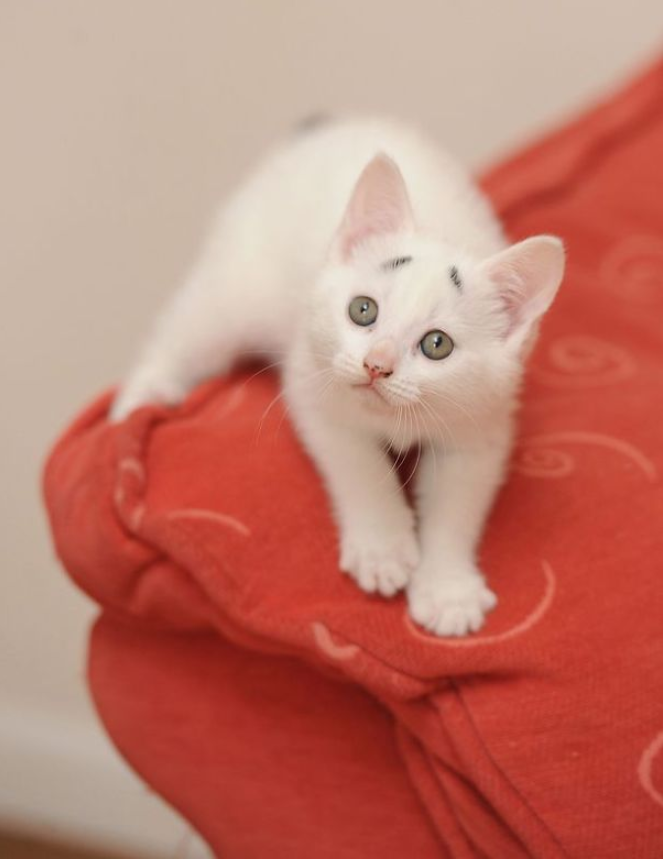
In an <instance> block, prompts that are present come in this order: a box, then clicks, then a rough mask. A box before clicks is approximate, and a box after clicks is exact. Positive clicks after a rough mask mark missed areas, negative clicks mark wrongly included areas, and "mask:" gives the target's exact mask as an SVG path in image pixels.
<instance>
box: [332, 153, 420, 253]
mask: <svg viewBox="0 0 663 859" xmlns="http://www.w3.org/2000/svg"><path fill="white" fill-rule="evenodd" d="M412 224H413V219H412V208H411V206H410V200H409V197H408V193H407V188H406V187H405V182H404V180H403V176H402V175H401V171H400V170H399V169H398V167H397V166H396V164H395V162H394V161H392V159H391V158H389V157H388V156H387V155H376V156H375V158H373V160H372V161H371V162H370V163H369V164H368V165H367V166H366V167H365V168H364V170H363V172H362V174H361V176H360V177H359V179H358V180H357V184H356V185H355V188H354V191H353V192H352V197H351V198H350V202H349V203H348V206H347V209H346V210H345V214H344V216H343V221H342V223H341V226H340V228H339V231H338V234H337V247H338V249H339V251H340V255H341V257H342V259H344V260H347V259H349V258H350V257H351V256H352V254H353V252H354V250H355V248H356V247H357V246H358V245H359V244H361V243H362V242H364V241H365V240H366V239H367V238H369V237H370V236H375V235H387V234H389V233H398V232H403V231H407V230H410V229H411V228H412Z"/></svg>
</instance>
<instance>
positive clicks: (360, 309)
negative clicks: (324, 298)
mask: <svg viewBox="0 0 663 859" xmlns="http://www.w3.org/2000/svg"><path fill="white" fill-rule="evenodd" d="M348 316H349V317H350V319H352V321H353V322H354V323H355V325H372V324H373V323H374V322H375V320H376V319H377V318H378V306H377V303H376V302H375V301H373V299H372V298H368V297H367V296H366V295H358V296H357V297H356V298H353V299H352V301H351V302H350V306H349V307H348Z"/></svg>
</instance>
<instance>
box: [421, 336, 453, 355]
mask: <svg viewBox="0 0 663 859" xmlns="http://www.w3.org/2000/svg"><path fill="white" fill-rule="evenodd" d="M419 345H420V346H421V351H422V352H423V353H424V355H425V356H426V357H427V358H430V359H431V361H441V360H442V358H447V357H448V356H449V355H451V353H452V352H453V350H454V341H453V340H452V339H451V337H449V335H448V334H445V333H444V331H429V332H428V334H426V335H424V337H423V338H422V340H421V343H420V344H419Z"/></svg>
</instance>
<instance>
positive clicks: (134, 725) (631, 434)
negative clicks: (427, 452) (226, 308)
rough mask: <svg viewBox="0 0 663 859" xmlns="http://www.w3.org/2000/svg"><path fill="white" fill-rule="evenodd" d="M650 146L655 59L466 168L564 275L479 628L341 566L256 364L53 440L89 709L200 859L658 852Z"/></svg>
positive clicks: (660, 714) (656, 268)
mask: <svg viewBox="0 0 663 859" xmlns="http://www.w3.org/2000/svg"><path fill="white" fill-rule="evenodd" d="M662 152H663V65H657V66H656V67H655V68H654V69H652V70H651V71H650V72H649V73H648V74H647V75H645V76H644V77H643V78H641V79H640V80H639V81H637V82H636V83H635V84H634V85H632V86H631V87H629V88H628V89H627V90H626V91H624V92H623V93H620V94H619V95H618V96H616V97H615V98H613V99H612V100H611V101H610V102H609V103H607V104H605V105H603V106H601V107H600V108H598V109H597V110H595V111H593V112H591V113H590V114H588V115H587V116H585V117H584V118H582V119H580V120H579V121H578V122H576V123H574V124H573V125H571V126H570V127H568V128H565V129H563V130H562V131H560V132H558V133H557V134H555V135H553V136H552V137H550V138H549V139H548V140H546V141H544V142H543V143H542V144H540V145H538V146H535V147H534V148H532V149H529V150H528V151H526V152H525V153H524V154H523V155H521V156H519V157H516V158H515V159H513V160H512V161H510V162H508V163H507V164H505V165H504V166H502V167H500V168H499V169H497V170H496V171H494V172H493V173H492V174H491V175H490V176H488V177H487V179H486V183H485V184H486V188H487V190H488V191H489V193H490V194H491V195H492V197H493V199H494V200H495V203H496V205H497V207H498V209H499V210H500V212H501V214H502V216H503V217H504V218H505V221H506V223H507V225H508V228H509V230H510V232H511V234H512V235H513V237H514V238H519V237H524V236H526V235H530V234H533V233H538V232H552V233H558V234H559V235H561V236H563V237H564V238H565V240H566V242H567V247H568V253H569V266H568V276H567V278H566V283H565V285H564V286H563V288H562V291H561V294H560V297H559V299H558V301H557V303H556V304H555V306H554V308H553V309H552V311H551V312H550V314H549V317H548V318H547V320H546V323H545V325H544V329H543V334H542V338H541V340H540V343H539V345H538V347H537V349H536V351H535V354H534V356H533V359H532V363H531V370H530V372H529V379H528V384H527V389H526V393H525V406H524V411H523V417H522V430H521V439H520V443H519V446H518V449H517V451H516V453H515V456H514V462H513V473H512V477H511V479H510V481H509V483H508V485H507V487H506V488H505V490H504V491H503V493H502V495H501V497H500V499H499V502H498V504H497V507H496V509H495V512H494V514H493V516H492V518H491V521H490V524H489V528H488V533H487V535H486V539H485V542H484V547H483V552H482V554H483V565H484V567H485V569H486V570H487V571H488V573H489V577H490V580H491V583H492V585H493V587H494V589H495V590H496V592H497V593H498V594H499V597H500V604H499V607H498V608H497V609H496V611H495V612H493V613H492V614H491V615H490V618H489V620H488V623H487V625H486V627H485V628H484V629H483V630H482V631H481V633H480V634H478V635H475V636H472V637H470V638H466V639H435V638H432V637H430V636H427V635H424V634H423V633H422V632H421V631H420V630H418V629H417V628H415V627H414V626H413V624H412V623H411V622H410V621H409V619H408V617H407V613H406V610H405V604H404V601H403V598H402V597H399V598H397V599H394V600H391V601H385V600H382V599H379V598H372V597H369V596H367V595H365V594H363V593H361V592H360V591H359V590H358V589H357V588H356V587H355V586H354V585H353V584H352V583H351V582H350V581H349V580H348V579H347V578H346V577H344V576H342V575H340V574H339V572H338V569H337V548H336V534H335V529H334V527H333V524H332V520H331V517H330V513H329V506H328V502H327V498H326V496H325V493H324V490H323V488H322V486H321V484H320V481H319V479H318V477H317V476H316V474H315V472H314V469H313V467H312V465H311V463H310V462H309V461H308V460H307V458H306V456H305V455H304V454H303V453H302V451H301V449H300V447H299V444H298V442H297V440H296V438H295V437H294V435H293V432H292V430H291V428H290V426H289V424H288V420H287V416H286V415H285V414H284V411H283V408H282V404H281V402H280V401H279V400H277V401H276V402H274V398H275V397H276V394H277V383H276V381H275V380H274V378H271V377H269V376H268V375H267V374H264V373H263V374H260V375H252V374H251V373H250V372H246V373H243V374H238V375H235V376H234V377H233V378H231V379H226V380H220V381H216V382H214V383H210V384H208V385H206V386H204V387H202V388H201V389H199V390H198V391H197V392H195V393H194V395H193V396H192V397H191V398H190V400H189V401H188V402H187V403H186V404H185V405H184V406H183V407H182V408H181V409H178V410H176V411H174V412H168V411H167V410H163V409H146V410H142V411H141V412H139V413H137V414H135V415H134V416H133V417H132V418H131V419H130V420H129V421H128V422H127V423H126V424H125V425H123V426H120V427H117V426H110V425H108V424H107V423H106V421H105V412H106V408H107V406H108V402H109V396H105V397H103V398H102V399H101V400H99V401H98V402H97V403H95V404H94V405H93V406H92V407H90V408H89V409H88V411H87V412H86V413H85V414H84V415H83V416H82V417H81V418H79V420H78V421H77V422H76V423H75V424H74V425H73V427H72V428H71V429H70V430H69V431H68V432H67V434H66V435H65V436H64V437H63V438H62V439H61V440H60V441H59V442H58V444H57V446H56V448H55V450H54V452H53V453H52V455H51V458H50V460H49V463H48V466H47V469H46V480H45V485H46V500H47V504H48V508H49V513H50V516H51V522H52V527H53V532H54V537H55V543H56V547H57V550H58V553H59V555H60V557H61V558H62V561H63V563H64V564H65V566H66V567H67V569H68V570H69V572H70V573H71V575H72V576H73V577H74V578H75V579H76V581H77V582H78V583H79V585H80V586H81V587H83V588H84V589H85V590H86V591H87V592H88V593H90V594H91V595H92V596H93V597H94V598H95V599H97V600H98V601H99V602H100V603H101V604H102V605H103V606H104V616H103V618H102V620H101V622H100V624H99V625H98V627H97V629H96V631H95V633H94V636H93V639H92V650H91V663H90V664H91V682H92V690H93V694H94V696H95V700H96V701H97V705H98V707H99V710H100V713H101V716H102V718H103V719H104V721H105V723H106V725H107V727H108V729H109V731H110V733H111V735H112V737H113V738H114V740H115V742H116V743H117V745H118V747H119V748H120V749H121V750H122V752H123V753H124V754H125V756H126V757H127V759H128V760H129V761H130V762H132V763H133V764H134V765H135V766H136V768H137V769H138V770H139V771H140V772H141V773H142V774H143V776H144V777H145V778H146V779H147V780H148V781H149V782H150V783H151V784H152V785H153V786H154V788H155V789H156V790H157V791H160V792H162V793H163V795H164V796H165V797H166V798H167V799H168V800H169V801H170V802H172V803H173V804H174V805H175V806H176V807H178V808H179V809H180V810H181V811H182V812H183V813H184V814H185V815H186V816H187V817H188V818H189V819H190V820H192V821H193V822H194V824H195V825H196V826H197V827H198V828H199V829H200V830H201V832H202V833H203V834H204V836H205V837H206V838H207V839H208V840H209V842H210V844H211V845H212V846H213V848H214V849H215V851H216V852H218V853H219V854H220V855H223V856H224V857H228V859H234V857H238V858H239V857H242V859H244V857H264V856H270V857H276V859H279V857H284V859H285V857H290V859H296V857H299V856H301V857H304V856H306V857H326V856H343V857H351V859H352V857H357V859H359V857H362V859H365V858H366V857H370V856H373V855H375V856H378V855H379V856H380V857H385V858H386V857H389V856H393V857H397V856H398V857H400V856H402V855H404V854H405V852H406V851H409V852H410V853H411V854H412V855H415V856H418V857H419V856H421V857H429V856H431V857H432V856H442V857H444V856H452V857H459V858H460V857H480V856H489V857H491V859H501V857H504V859H517V857H558V856H559V857H562V856H577V857H582V859H594V857H596V859H599V857H600V859H612V857H615V859H616V857H623V859H634V857H636V856H637V857H644V859H649V857H651V859H659V857H661V856H663V751H661V749H662V748H663V646H662V644H663V578H662V573H663V527H662V523H663V484H662V479H663V426H662V425H661V421H660V420H659V410H660V407H661V402H662V396H663V193H662V191H661V189H662V188H663V158H662V157H661V153H662ZM366 693H369V694H368V695H367V694H366ZM378 702H379V703H378Z"/></svg>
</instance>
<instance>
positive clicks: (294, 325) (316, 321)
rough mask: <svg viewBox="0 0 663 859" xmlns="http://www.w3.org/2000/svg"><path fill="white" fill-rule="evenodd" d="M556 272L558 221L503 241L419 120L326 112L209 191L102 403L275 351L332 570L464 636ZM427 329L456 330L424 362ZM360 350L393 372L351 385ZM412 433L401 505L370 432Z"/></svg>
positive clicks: (131, 399) (481, 597)
mask: <svg viewBox="0 0 663 859" xmlns="http://www.w3.org/2000/svg"><path fill="white" fill-rule="evenodd" d="M383 152H384V153H388V154H389V156H390V158H387V157H385V156H383V155H379V153H383ZM391 159H393V160H391ZM397 165H398V166H397ZM399 168H400V169H399ZM403 256H408V257H412V260H411V262H408V263H406V264H403V265H400V266H398V267H396V268H385V267H384V264H385V263H386V262H388V261H389V260H393V259H394V258H398V257H403ZM454 266H455V267H456V268H457V270H458V273H459V276H460V280H461V286H460V288H459V287H458V286H457V285H456V284H454V283H453V282H452V280H451V277H450V269H451V268H452V267H454ZM562 272H563V249H562V246H561V243H560V242H559V240H557V239H554V238H552V237H538V238H534V239H529V240H527V241H526V242H522V243H520V244H518V245H514V246H512V247H511V248H507V243H506V241H505V239H504V236H503V233H502V230H501V228H500V225H499V223H498V222H497V220H496V218H495V216H494V215H493V213H492V212H491V209H490V207H489V205H488V204H487V202H486V201H485V199H484V198H483V197H482V196H481V194H480V193H479V191H478V190H477V188H476V187H475V186H474V185H473V183H472V182H471V180H470V179H469V178H468V176H467V175H466V173H465V172H464V171H463V170H462V169H461V168H460V167H459V166H458V165H457V164H455V163H454V162H453V161H452V160H451V159H450V158H449V157H448V156H447V155H446V154H445V153H443V152H442V151H440V150H439V149H438V148H437V147H436V146H435V145H434V144H432V143H431V142H430V141H428V140H427V139H426V138H424V137H423V136H421V135H420V134H418V133H416V132H415V131H413V130H412V129H410V128H407V127H404V126H403V125H400V124H398V123H395V122H387V121H353V122H338V123H333V124H329V125H327V126H324V127H322V128H319V129H316V130H315V131H312V132H309V133H308V134H305V135H300V136H299V137H297V138H295V139H293V140H289V141H287V142H286V143H285V144H284V145H282V146H281V147H280V148H278V149H277V150H276V151H274V152H273V153H271V155H270V156H269V157H268V158H267V159H266V160H265V161H264V162H263V163H262V165H261V166H259V167H258V169H257V170H256V171H255V173H253V175H252V176H250V177H249V179H248V181H247V182H246V183H245V184H244V185H243V186H242V187H241V188H240V190H239V191H238V192H237V193H236V194H235V196H234V197H233V198H232V199H231V200H230V201H229V202H228V203H227V204H226V205H225V206H224V207H223V209H222V210H221V212H220V215H219V217H218V220H217V223H216V225H215V227H214V229H213V230H212V233H211V235H210V238H209V241H208V243H207V246H206V249H205V251H204V253H203V255H202V257H201V259H200V261H199V263H198V265H197V266H196V268H195V269H194V271H193V272H192V274H191V276H190V278H189V280H188V282H187V283H186V284H185V286H184V288H183V289H182V290H181V291H180V292H178V293H177V294H176V295H175V297H174V299H173V301H172V302H171V303H170V305H169V306H168V307H167V308H166V311H165V313H164V314H163V315H162V316H161V317H160V319H159V321H158V324H157V326H156V330H155V332H154V334H153V336H152V338H151V339H150V340H149V342H148V344H147V347H146V349H145V352H144V353H143V357H142V359H141V360H140V361H139V362H138V364H137V366H136V367H135V369H134V371H133V373H132V374H131V375H130V377H129V379H128V381H127V383H126V384H125V386H124V387H123V389H122V391H121V393H120V395H119V397H118V399H117V401H116V403H115V405H114V407H113V411H112V417H113V419H114V420H120V419H122V418H124V417H125V416H126V415H127V414H128V413H129V412H131V411H132V410H133V409H135V408H137V407H138V406H140V405H143V404H145V403H147V402H151V401H159V402H163V403H176V402H178V401H180V400H181V399H182V398H183V397H184V396H185V395H186V393H187V392H188V391H189V390H190V388H191V387H192V386H193V385H194V384H195V383H196V382H198V381H199V380H201V379H203V378H205V377H207V376H210V375H213V374H215V373H219V372H225V371H227V370H228V369H229V368H230V367H231V365H232V364H233V363H235V362H237V361H238V360H240V359H241V358H242V357H243V356H245V355H247V354H251V355H253V356H255V354H256V353H257V352H259V353H261V354H263V355H264V356H266V357H269V356H275V357H276V358H277V359H278V361H279V363H280V364H281V365H282V368H283V380H284V395H285V397H286V399H287V402H288V405H289V408H290V411H291V415H292V418H293V421H294V424H295V426H296V428H297V430H298V432H299V435H300V437H301V439H302V442H303V443H304V445H305V446H306V448H307V449H308V451H309V453H310V454H311V456H312V458H313V459H314V461H315V463H316V465H317V466H318V469H319V471H320V473H321V474H322V476H323V478H324V480H325V482H326V485H327V488H328V491H329V493H330V498H331V502H332V506H333V509H334V512H335V515H336V520H337V523H338V526H339V532H340V566H341V568H342V569H343V570H344V571H346V572H347V573H349V574H350V575H352V576H353V578H354V579H355V580H356V582H357V583H358V584H359V586H360V587H361V588H363V589H364V590H365V591H368V592H379V593H381V594H383V595H384V596H391V595H392V594H394V593H395V592H396V591H397V590H399V589H400V588H403V587H407V595H408V602H409V607H410V612H411V614H412V617H413V618H414V619H415V620H416V621H417V622H418V623H420V624H421V625H423V626H424V627H425V628H426V629H428V630H430V631H431V632H434V633H436V634H439V635H464V634H466V633H467V632H468V631H475V630H477V629H479V627H480V626H481V624H482V622H483V619H484V615H485V612H486V611H488V610H489V609H491V608H492V607H493V606H494V605H495V603H496V598H495V596H494V595H493V594H492V593H491V591H490V590H489V589H488V587H487V586H486V584H485V580H484V578H483V576H482V574H481V573H480V571H479V570H478V568H477V566H476V560H475V550H476V547H477V545H478V542H479V540H480V538H481V533H482V530H483V525H484V522H485V519H486V517H487V515H488V513H489V510H490V507H491V505H492V502H493V499H494V496H495V493H496V491H497V489H498V487H499V485H500V484H501V482H502V480H503V478H504V472H505V463H506V461H507V459H508V456H509V452H510V449H511V444H512V436H513V414H514V410H515V407H516V405H517V395H518V387H519V383H520V380H521V376H522V365H523V356H524V355H525V353H526V352H527V350H528V349H529V347H530V346H531V344H532V342H533V338H534V336H535V333H536V324H537V320H538V318H539V317H540V316H541V314H542V313H543V312H544V311H545V310H546V309H547V307H548V306H549V305H550V303H551V301H552V300H553V298H554V295H555V292H556V290H557V287H558V286H559V283H560V281H561V277H562ZM356 296H369V297H371V298H372V299H374V300H375V301H376V302H377V304H378V307H379V313H378V318H377V320H376V321H375V323H374V324H373V325H370V326H367V327H360V326H358V325H355V324H354V323H353V322H352V321H351V320H350V318H349V316H348V305H349V303H350V301H351V300H352V299H353V298H354V297H356ZM436 329H440V330H442V331H444V332H446V333H447V334H448V335H450V336H451V338H452V339H453V341H454V344H455V348H454V350H453V352H452V353H451V354H450V355H449V357H447V358H445V359H443V360H441V361H431V360H429V359H428V358H426V357H425V356H424V354H423V353H422V351H421V349H420V347H419V344H420V341H421V339H422V337H423V336H424V335H425V334H426V333H427V332H428V331H431V330H436ZM378 359H379V360H378ZM365 362H366V363H367V364H368V365H371V366H375V367H378V368H379V369H380V371H382V370H384V369H385V368H386V370H389V371H390V374H389V375H388V376H387V375H383V376H382V375H381V376H378V377H377V378H376V379H375V380H374V381H373V383H372V385H368V384H367V383H368V382H369V381H370V377H369V374H368V371H367V368H366V367H365V366H364V364H365ZM387 364H388V365H389V366H388V367H386V365H387ZM383 365H384V366H383ZM386 370H385V372H386ZM418 444H421V449H422V454H421V460H420V462H419V464H418V469H417V477H416V481H417V484H416V497H417V517H416V518H417V519H418V523H415V514H414V512H413V511H412V509H411V508H410V507H409V506H408V504H407V503H406V500H405V496H404V494H403V491H402V489H401V487H400V484H399V481H398V479H397V476H396V473H395V469H394V467H393V461H392V459H391V458H390V457H389V455H388V454H387V452H386V449H387V448H390V449H391V451H392V452H396V454H400V453H402V452H404V451H406V450H408V449H409V448H411V447H412V446H413V445H418Z"/></svg>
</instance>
